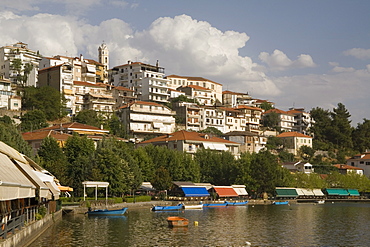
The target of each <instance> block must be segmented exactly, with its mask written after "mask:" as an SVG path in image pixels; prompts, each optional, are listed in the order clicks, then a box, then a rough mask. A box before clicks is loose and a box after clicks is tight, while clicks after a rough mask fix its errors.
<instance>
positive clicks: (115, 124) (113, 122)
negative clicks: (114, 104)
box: [108, 114, 127, 138]
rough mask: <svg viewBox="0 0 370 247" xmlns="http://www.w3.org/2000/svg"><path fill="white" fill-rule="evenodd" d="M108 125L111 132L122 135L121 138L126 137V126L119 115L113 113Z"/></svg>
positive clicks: (118, 135)
mask: <svg viewBox="0 0 370 247" xmlns="http://www.w3.org/2000/svg"><path fill="white" fill-rule="evenodd" d="M108 126H109V130H110V132H111V134H113V135H115V136H117V137H121V138H126V137H127V136H126V130H125V126H124V125H123V124H122V122H121V121H120V119H119V118H118V117H117V115H115V114H113V115H112V116H111V117H110V118H109V120H108Z"/></svg>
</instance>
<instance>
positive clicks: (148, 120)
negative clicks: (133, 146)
mask: <svg viewBox="0 0 370 247" xmlns="http://www.w3.org/2000/svg"><path fill="white" fill-rule="evenodd" d="M117 114H118V116H119V117H120V119H121V122H122V123H123V125H124V126H126V133H127V134H129V135H131V136H134V137H136V138H143V137H144V136H146V135H161V134H169V133H171V132H173V131H174V130H175V117H174V116H175V112H174V111H172V110H171V109H170V108H168V107H167V106H164V105H162V104H158V103H155V102H147V101H134V102H131V103H128V104H126V105H124V106H122V107H120V108H119V109H118V112H117Z"/></svg>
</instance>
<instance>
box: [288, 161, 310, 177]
mask: <svg viewBox="0 0 370 247" xmlns="http://www.w3.org/2000/svg"><path fill="white" fill-rule="evenodd" d="M283 167H284V168H286V169H288V170H289V171H290V172H292V173H296V172H302V173H306V174H310V173H313V172H314V169H313V167H312V165H311V164H310V163H308V162H303V161H298V162H284V163H283Z"/></svg>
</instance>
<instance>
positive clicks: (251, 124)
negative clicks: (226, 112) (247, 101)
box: [235, 105, 263, 133]
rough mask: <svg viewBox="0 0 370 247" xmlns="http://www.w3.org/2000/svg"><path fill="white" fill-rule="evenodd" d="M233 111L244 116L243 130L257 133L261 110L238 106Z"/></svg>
mask: <svg viewBox="0 0 370 247" xmlns="http://www.w3.org/2000/svg"><path fill="white" fill-rule="evenodd" d="M235 109H237V110H239V111H240V112H242V113H243V114H244V116H243V118H244V119H245V130H247V131H252V132H257V133H259V130H260V125H261V118H262V113H263V109H261V108H258V107H253V106H246V105H239V106H238V107H237V108H235Z"/></svg>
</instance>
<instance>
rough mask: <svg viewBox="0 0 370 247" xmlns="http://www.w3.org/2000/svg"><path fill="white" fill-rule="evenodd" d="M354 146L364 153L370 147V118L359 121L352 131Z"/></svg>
mask: <svg viewBox="0 0 370 247" xmlns="http://www.w3.org/2000/svg"><path fill="white" fill-rule="evenodd" d="M352 140H353V143H354V148H355V149H356V150H357V151H359V152H360V153H363V152H365V151H366V149H370V120H368V119H366V118H365V119H364V121H363V123H358V124H357V127H356V129H355V130H354V131H353V133H352Z"/></svg>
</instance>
